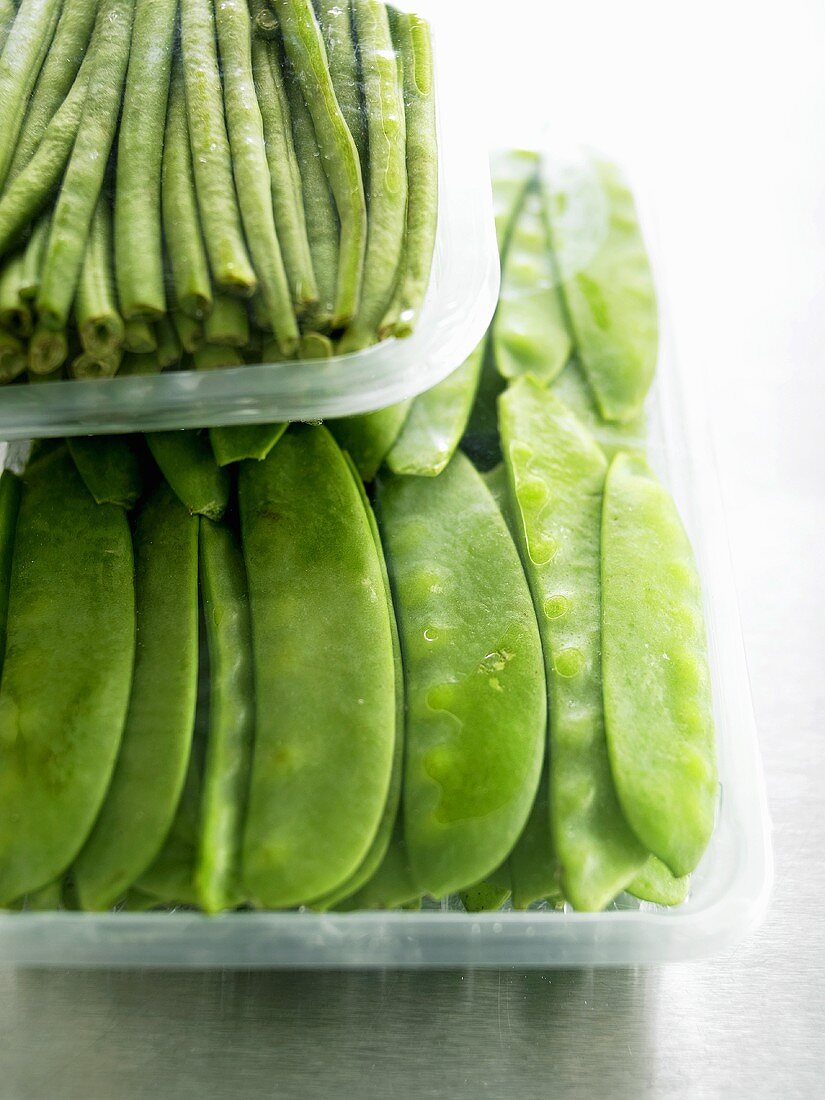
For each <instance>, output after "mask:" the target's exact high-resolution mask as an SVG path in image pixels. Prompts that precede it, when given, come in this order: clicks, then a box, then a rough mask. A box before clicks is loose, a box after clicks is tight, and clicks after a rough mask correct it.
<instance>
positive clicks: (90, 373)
mask: <svg viewBox="0 0 825 1100" xmlns="http://www.w3.org/2000/svg"><path fill="white" fill-rule="evenodd" d="M122 361H123V349H122V348H116V349H115V350H114V351H112V352H111V353H110V354H109V355H106V356H97V355H90V354H89V352H88V351H84V352H81V353H80V355H76V356H75V358H74V359H73V360H72V361H71V364H70V366H69V370H70V373H71V376H72V378H114V376H115V375H116V374H117V373H118V371H119V370H120V364H121V362H122Z"/></svg>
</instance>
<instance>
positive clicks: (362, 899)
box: [336, 813, 421, 912]
mask: <svg viewBox="0 0 825 1100" xmlns="http://www.w3.org/2000/svg"><path fill="white" fill-rule="evenodd" d="M420 897H421V890H420V888H419V886H418V883H417V882H416V880H415V878H414V876H413V873H412V871H411V869H410V861H409V859H408V857H407V845H406V842H405V840H404V820H403V815H402V814H401V813H399V815H398V817H397V818H396V821H395V826H394V828H393V831H392V837H391V839H390V844H389V847H388V848H387V851H386V854H385V855H384V858H383V860H382V861H381V864H380V865H379V867H378V868H377V870H376V871H375V873H374V874H373V876H372V878H371V879H370V880H369V881H368V882H366V883H364V885H363V886H362V887H361V889H360V890H359V891H358V893H357V894H353V895H351V896H350V897H348V898H345V899H344V900H343V901H341V902H339V903H338V905H337V906H336V909H337V910H339V911H340V912H355V911H356V910H360V909H401V908H407V907H408V906H411V905H413V903H414V902H415V901H417V900H418V899H419V898H420Z"/></svg>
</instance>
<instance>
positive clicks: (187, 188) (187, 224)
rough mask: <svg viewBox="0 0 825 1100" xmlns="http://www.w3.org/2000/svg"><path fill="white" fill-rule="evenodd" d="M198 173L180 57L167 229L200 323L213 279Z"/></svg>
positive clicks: (170, 138)
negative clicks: (196, 178)
mask: <svg viewBox="0 0 825 1100" xmlns="http://www.w3.org/2000/svg"><path fill="white" fill-rule="evenodd" d="M193 171H194V170H193V167H192V150H191V147H190V143H189V122H188V120H187V117H186V97H185V92H184V86H183V70H182V68H181V64H180V62H179V61H176V62H175V63H174V67H173V69H172V81H171V87H170V90H169V110H168V114H167V118H166V142H165V144H164V148H163V173H162V186H161V199H162V205H163V231H164V234H165V237H166V252H167V255H168V257H169V264H170V266H171V269H172V283H173V286H174V291H175V298H176V300H177V303H178V306H179V308H180V309H181V310H183V312H184V313H185V314H186V315H187V316H189V317H192V318H194V319H195V320H196V321H198V320H200V319H201V318H202V317H205V316H207V315H208V313H209V311H210V310H211V309H212V282H211V279H210V276H209V260H208V259H207V255H206V247H205V245H204V243H203V232H202V230H201V219H200V214H199V212H198V198H197V195H196V193H195V177H194V174H193Z"/></svg>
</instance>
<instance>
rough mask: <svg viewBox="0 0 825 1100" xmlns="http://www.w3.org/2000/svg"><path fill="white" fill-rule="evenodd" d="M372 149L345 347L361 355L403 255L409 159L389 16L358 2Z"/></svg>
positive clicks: (368, 0)
mask: <svg viewBox="0 0 825 1100" xmlns="http://www.w3.org/2000/svg"><path fill="white" fill-rule="evenodd" d="M353 12H354V14H355V26H356V29H357V32H358V49H359V54H360V57H361V70H362V73H363V79H364V99H365V101H366V105H367V128H368V134H369V143H370V173H369V234H368V238H367V254H366V259H365V261H364V286H363V291H362V294H361V305H360V307H359V310H358V313H357V314H356V316H355V319H354V320H353V322H352V325H351V326H350V328H349V329H348V331H347V332H346V333H345V334H344V338H343V340H342V341H341V349H340V350H341V351H344V352H346V351H356V350H358V349H359V348H363V347H367V346H368V345H369V344H372V343H375V341H376V340H377V339H378V328H379V326H380V324H381V322H382V321H383V319H384V316H385V314H386V312H387V309H388V308H389V305H390V302H391V300H392V296H393V292H394V290H395V285H396V281H397V279H398V273H399V267H400V264H401V257H402V254H403V251H404V234H405V228H406V217H407V154H406V119H405V116H404V96H403V92H402V88H401V76H400V72H399V65H398V61H397V58H396V55H395V51H394V49H393V43H392V37H391V35H390V25H389V20H388V18H387V10H386V8H385V7H384V5H383V4H382V3H381V2H380V0H353Z"/></svg>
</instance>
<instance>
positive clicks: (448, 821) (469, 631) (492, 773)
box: [379, 454, 546, 897]
mask: <svg viewBox="0 0 825 1100" xmlns="http://www.w3.org/2000/svg"><path fill="white" fill-rule="evenodd" d="M379 522H380V525H381V533H382V536H383V541H384V545H385V548H386V551H387V561H388V566H389V571H390V579H391V581H392V586H393V593H394V595H395V603H396V608H397V613H398V626H399V630H400V634H401V645H402V650H403V654H404V666H405V675H406V687H407V701H408V704H407V705H408V710H407V730H406V742H407V747H406V764H405V776H404V831H405V836H406V841H407V848H408V852H409V859H410V864H411V867H412V872H413V877H414V878H415V880H416V882H417V883H418V886H419V892H420V893H428V894H432V895H433V896H435V897H443V896H445V895H446V894H451V893H454V892H455V891H457V890H461V889H464V888H465V887H467V886H472V885H473V884H474V883H476V882H479V881H480V880H482V879H483V878H485V877H486V876H487V875H488V874H489V873H490V871H492V870H493V869H494V868H496V867H498V866H499V864H500V863H501V862H502V861H503V860H504V859H505V858H506V857H507V855H508V853H509V852H510V850H511V849H512V847H513V845H514V844H515V842H516V840H517V838H518V836H519V834H520V832H521V830H522V828H523V826H524V823H525V821H526V819H527V815H528V813H529V811H530V806H531V805H532V803H533V798H534V796H535V792H536V786H537V784H538V781H539V771H540V768H541V760H542V755H543V752H544V737H545V728H546V690H545V683H544V674H543V668H542V660H541V643H540V640H539V635H538V629H537V627H536V616H535V613H534V611H533V605H532V601H531V599H530V592H529V589H528V587H527V582H526V580H525V578H524V572H523V570H522V567H521V562H520V561H519V557H518V552H517V551H516V548H515V546H514V545H513V541H512V539H511V538H510V534H509V532H508V530H507V527H506V525H505V523H504V520H503V518H502V516H501V513H500V511H499V510H498V507H497V506H496V503H495V501H494V500H493V498H492V496H491V495H490V493H489V492H488V490H487V488H486V486H485V485H484V482H483V481H482V479H481V477H480V475H479V474H478V473H477V472H476V471H475V469H474V468H473V466H472V465H471V463H470V462H469V460H468V459H467V458H465V457H464V456H463V455H461V454H456V456H455V457H454V458H453V460H452V462H451V463H450V465H449V466H448V467H447V469H446V470H445V471H444V472H443V473H442V474H440V475H439V477H437V478H407V477H398V476H391V477H388V478H386V479H383V478H382V480H381V482H380V484H379Z"/></svg>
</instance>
